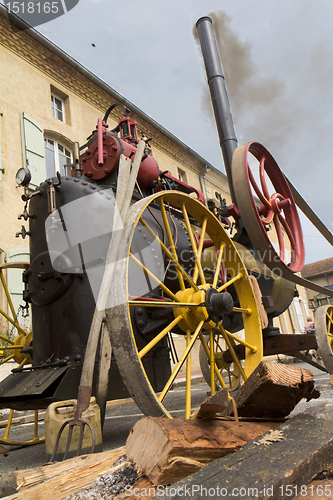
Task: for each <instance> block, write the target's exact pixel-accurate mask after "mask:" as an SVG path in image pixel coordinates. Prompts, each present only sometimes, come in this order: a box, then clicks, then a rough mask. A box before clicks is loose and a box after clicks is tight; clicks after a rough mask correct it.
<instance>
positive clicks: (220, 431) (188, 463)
mask: <svg viewBox="0 0 333 500" xmlns="http://www.w3.org/2000/svg"><path fill="white" fill-rule="evenodd" d="M278 425H280V423H277V422H240V423H239V424H238V425H237V424H236V423H235V422H233V421H223V420H196V419H193V420H181V419H167V418H164V417H160V418H153V417H145V418H143V419H141V420H140V421H139V422H137V423H136V424H135V425H134V427H133V429H132V430H131V432H130V434H129V436H128V438H127V442H126V455H127V456H128V457H129V458H132V459H133V460H134V461H135V463H136V464H137V465H138V466H139V467H140V468H141V469H142V471H143V473H144V474H145V475H146V476H147V477H148V479H149V481H151V482H152V483H153V484H155V485H161V484H172V483H173V482H175V481H177V480H179V479H180V478H183V477H186V476H188V475H189V474H191V473H193V472H194V471H197V470H199V469H200V468H201V467H203V465H205V464H207V463H208V462H210V461H212V460H216V459H217V458H220V457H223V456H225V455H227V454H229V453H234V452H235V451H237V450H239V449H240V448H242V446H244V444H246V443H247V442H248V441H250V440H251V439H254V438H255V437H257V436H259V435H261V434H263V433H265V432H267V431H268V430H270V429H274V428H276V427H277V426H278Z"/></svg>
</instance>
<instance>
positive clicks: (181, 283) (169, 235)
mask: <svg viewBox="0 0 333 500" xmlns="http://www.w3.org/2000/svg"><path fill="white" fill-rule="evenodd" d="M159 205H160V209H161V214H162V219H163V222H164V227H165V230H166V233H167V237H168V241H169V245H170V249H171V253H172V254H173V257H174V260H176V261H177V262H178V256H177V252H176V248H175V244H174V241H173V238H172V234H171V229H170V226H169V221H168V217H167V214H166V211H165V206H164V202H163V199H162V198H161V199H160V200H159ZM177 274H178V281H179V286H180V289H181V290H185V283H184V279H183V276H182V274H181V272H180V271H179V269H178V267H177Z"/></svg>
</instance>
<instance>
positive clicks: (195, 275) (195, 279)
mask: <svg viewBox="0 0 333 500" xmlns="http://www.w3.org/2000/svg"><path fill="white" fill-rule="evenodd" d="M207 221H208V219H207V217H205V218H204V221H203V223H202V227H201V235H200V241H199V246H198V250H197V252H198V253H197V256H196V258H197V260H198V261H199V262H201V255H202V249H203V244H204V240H205V233H206V227H207ZM198 274H199V267H198V266H195V268H194V272H193V281H194V283H196V282H197V279H198Z"/></svg>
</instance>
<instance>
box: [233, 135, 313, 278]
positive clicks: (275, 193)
mask: <svg viewBox="0 0 333 500" xmlns="http://www.w3.org/2000/svg"><path fill="white" fill-rule="evenodd" d="M232 184H233V189H234V193H235V198H236V204H237V207H238V209H239V211H240V216H241V218H242V220H243V223H244V226H245V229H246V231H247V233H248V236H249V238H250V240H251V242H252V244H253V246H254V248H255V250H256V252H257V256H258V257H259V259H260V260H261V261H262V262H264V263H265V264H266V265H267V266H268V267H270V268H271V269H272V270H273V271H274V270H275V271H276V272H277V270H280V271H283V270H285V269H288V270H290V271H293V272H294V273H295V272H298V271H300V270H301V269H302V268H303V265H304V257H305V252H304V242H303V234H302V228H301V223H300V220H299V216H298V212H297V208H296V204H295V201H294V198H293V196H292V194H291V191H290V188H289V186H288V183H287V181H286V179H285V177H284V175H283V173H282V172H281V170H280V168H279V166H278V164H277V163H276V161H275V160H274V158H273V156H272V155H271V154H270V153H269V151H267V149H266V148H265V147H264V146H262V145H261V144H259V143H258V142H248V143H247V144H244V145H243V146H240V147H238V148H237V149H236V150H235V152H234V155H233V159H232Z"/></svg>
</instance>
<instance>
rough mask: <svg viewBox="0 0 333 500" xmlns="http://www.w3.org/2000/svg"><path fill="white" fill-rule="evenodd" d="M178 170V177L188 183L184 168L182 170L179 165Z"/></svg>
mask: <svg viewBox="0 0 333 500" xmlns="http://www.w3.org/2000/svg"><path fill="white" fill-rule="evenodd" d="M177 171H178V179H179V180H180V181H182V182H184V184H187V177H186V172H184V170H182V169H181V168H179V167H177Z"/></svg>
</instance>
